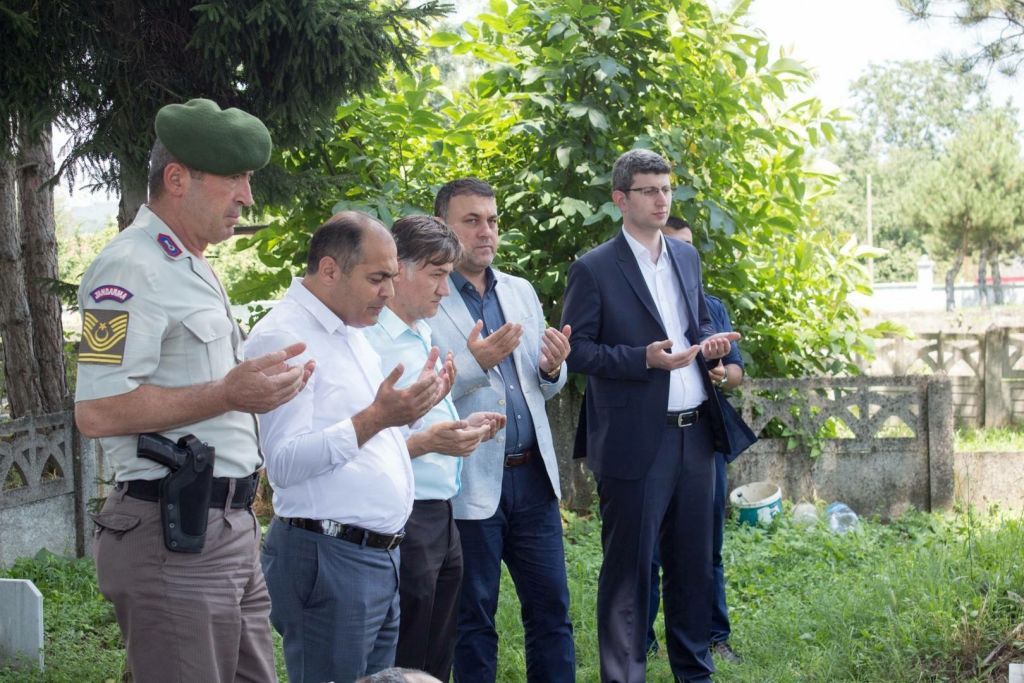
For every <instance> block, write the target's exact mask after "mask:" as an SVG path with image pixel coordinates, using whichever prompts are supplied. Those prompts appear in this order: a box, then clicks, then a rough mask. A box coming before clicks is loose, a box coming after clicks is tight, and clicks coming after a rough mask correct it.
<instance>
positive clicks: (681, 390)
mask: <svg viewBox="0 0 1024 683" xmlns="http://www.w3.org/2000/svg"><path fill="white" fill-rule="evenodd" d="M622 234H623V235H625V237H626V243H627V244H629V248H630V250H632V252H633V256H634V257H636V262H637V264H638V265H639V266H640V273H641V275H643V276H644V282H646V283H647V289H648V291H650V293H651V298H652V299H654V305H655V307H657V309H658V314H659V315H660V316H661V322H662V324H663V325H664V326H665V332H667V333H668V338H669V339H671V340H672V349H671V350H672V351H673V352H675V351H682V350H684V349H688V348H690V346H691V345H692V344H693V343H694V342H692V341H690V340H688V339H687V336H686V332H687V329H688V328H689V324H688V323H687V321H686V316H685V315H684V314H683V306H685V305H686V304H685V303H684V302H683V291H682V288H681V285H680V284H679V278H677V277H676V274H675V269H674V268H673V267H672V260H671V259H670V258H669V255H668V245H667V244H666V243H665V236H664V235H662V234H661V233H660V232H659V233H658V239H659V240H660V244H661V251H660V253H659V254H658V259H657V260H656V261H655V260H654V254H653V253H651V252H650V251H649V250H648V249H647V247H645V246H644V245H643V244H641V243H640V242H639V241H638V240H637V239H636V238H634V237H633V236H632V235H630V234H629V233H628V232H627V231H626V229H625V228H623V229H622ZM707 398H708V395H707V393H706V392H705V391H704V383H703V382H702V381H701V378H700V368H699V366H698V365H697V361H696V359H695V360H694V362H692V363H690V364H689V365H687V366H686V367H684V368H679V369H677V370H673V371H672V372H670V373H669V384H668V408H667V409H668V411H669V412H680V411H684V410H693V409H694V408H696V407H697V406H699V405H700V404H701V403H703V402H704V401H706V400H707Z"/></svg>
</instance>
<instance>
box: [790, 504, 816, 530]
mask: <svg viewBox="0 0 1024 683" xmlns="http://www.w3.org/2000/svg"><path fill="white" fill-rule="evenodd" d="M817 523H818V508H816V507H814V503H799V504H797V505H795V506H793V524H796V525H797V526H814V525H815V524H817Z"/></svg>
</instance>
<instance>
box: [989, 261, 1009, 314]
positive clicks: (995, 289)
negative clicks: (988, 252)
mask: <svg viewBox="0 0 1024 683" xmlns="http://www.w3.org/2000/svg"><path fill="white" fill-rule="evenodd" d="M991 265H992V298H993V299H994V300H995V302H996V306H1002V305H1003V304H1005V303H1006V298H1005V296H1004V294H1003V275H1002V273H1000V272H999V253H998V252H996V253H994V254H992V261H991Z"/></svg>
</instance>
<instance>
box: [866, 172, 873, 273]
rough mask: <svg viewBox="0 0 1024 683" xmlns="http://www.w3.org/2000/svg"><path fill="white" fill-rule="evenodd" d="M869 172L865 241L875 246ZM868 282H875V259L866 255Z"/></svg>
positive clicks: (869, 175)
mask: <svg viewBox="0 0 1024 683" xmlns="http://www.w3.org/2000/svg"><path fill="white" fill-rule="evenodd" d="M871 199H872V198H871V174H870V173H868V188H867V204H868V216H867V219H868V220H867V243H868V246H869V247H873V246H875V228H874V225H873V224H872V221H871V213H872V206H871ZM868 282H870V283H871V284H872V285H873V284H875V259H874V257H873V256H869V257H868Z"/></svg>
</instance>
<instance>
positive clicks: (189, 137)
mask: <svg viewBox="0 0 1024 683" xmlns="http://www.w3.org/2000/svg"><path fill="white" fill-rule="evenodd" d="M154 127H155V128H156V136H157V137H158V138H159V139H160V142H162V143H164V147H166V148H167V149H168V151H170V153H171V154H172V155H173V156H174V158H175V159H177V160H178V161H180V162H181V163H183V164H185V165H186V166H188V167H189V168H194V169H196V170H197V171H205V172H207V173H214V174H216V175H234V174H236V173H245V172H247V171H255V170H257V169H260V168H263V167H264V166H266V165H267V162H268V161H270V149H271V141H270V132H269V131H268V130H267V127H266V126H264V125H263V122H262V121H260V120H259V119H258V118H256V117H255V116H253V115H252V114H247V113H246V112H244V111H242V110H241V109H234V108H232V109H224V110H221V108H220V107H218V106H217V103H216V102H213V101H211V100H203V99H195V100H189V101H188V102H186V103H185V104H168V105H167V106H166V107H163V108H161V109H160V111H158V112H157V113H156V124H155V126H154Z"/></svg>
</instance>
